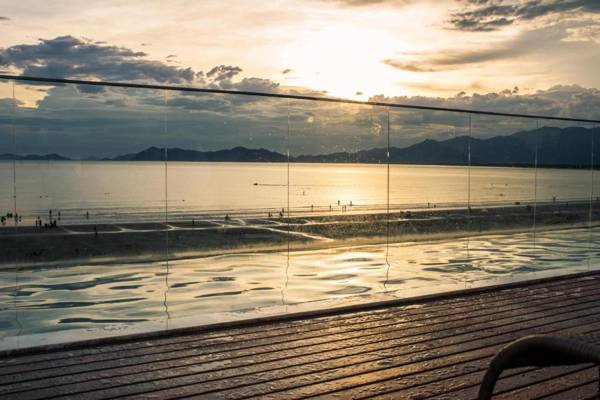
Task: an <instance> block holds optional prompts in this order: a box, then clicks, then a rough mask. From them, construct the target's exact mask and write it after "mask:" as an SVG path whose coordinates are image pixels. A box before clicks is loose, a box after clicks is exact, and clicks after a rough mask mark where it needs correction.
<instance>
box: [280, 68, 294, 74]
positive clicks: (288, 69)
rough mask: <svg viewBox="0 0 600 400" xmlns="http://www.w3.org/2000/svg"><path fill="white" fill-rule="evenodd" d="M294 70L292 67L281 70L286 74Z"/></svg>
mask: <svg viewBox="0 0 600 400" xmlns="http://www.w3.org/2000/svg"><path fill="white" fill-rule="evenodd" d="M292 71H293V70H292V69H290V68H286V69H284V70H283V71H281V73H282V74H283V75H286V74H289V73H290V72H292Z"/></svg>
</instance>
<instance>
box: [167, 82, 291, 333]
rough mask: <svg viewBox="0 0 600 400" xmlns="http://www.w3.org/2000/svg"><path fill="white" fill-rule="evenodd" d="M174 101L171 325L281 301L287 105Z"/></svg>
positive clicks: (215, 98) (175, 96)
mask: <svg viewBox="0 0 600 400" xmlns="http://www.w3.org/2000/svg"><path fill="white" fill-rule="evenodd" d="M167 104H168V110H169V111H168V123H167V126H168V136H167V137H168V147H169V150H168V159H169V162H168V203H169V206H168V211H169V213H168V218H169V227H170V229H171V230H170V231H169V249H170V254H171V259H172V261H171V262H170V263H169V264H170V268H169V272H170V277H169V283H170V289H169V293H168V295H167V301H166V303H167V305H168V307H169V315H170V317H171V318H172V321H173V324H172V326H175V325H176V324H184V323H185V318H187V317H195V319H193V321H195V323H196V324H197V323H198V319H197V318H198V316H203V317H205V318H208V317H209V316H208V314H212V315H213V316H212V318H220V317H222V313H223V312H227V311H240V310H246V309H253V308H257V307H260V306H268V305H276V304H281V286H282V284H283V278H282V270H283V266H284V265H285V260H286V259H287V249H288V231H287V222H286V220H285V219H283V218H281V217H280V215H279V214H280V212H281V211H282V210H283V209H284V208H285V207H287V206H286V202H287V200H286V199H287V112H286V107H285V105H286V102H285V101H282V100H280V99H271V98H266V97H259V96H244V95H222V94H205V93H191V92H171V93H170V94H169V97H168V99H167ZM219 313H221V314H220V316H219V315H217V314H219ZM214 315H217V316H216V317H215V316H214ZM175 319H177V320H178V321H176V320H175Z"/></svg>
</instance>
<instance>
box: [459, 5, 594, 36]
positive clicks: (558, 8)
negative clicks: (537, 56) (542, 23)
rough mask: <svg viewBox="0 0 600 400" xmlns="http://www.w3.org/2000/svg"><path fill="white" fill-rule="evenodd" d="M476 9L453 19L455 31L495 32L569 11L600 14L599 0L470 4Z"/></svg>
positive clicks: (463, 11) (460, 12)
mask: <svg viewBox="0 0 600 400" xmlns="http://www.w3.org/2000/svg"><path fill="white" fill-rule="evenodd" d="M469 3H471V4H472V5H474V6H473V7H469V8H467V9H466V10H461V11H458V12H455V13H453V14H452V15H451V17H450V20H449V22H450V24H451V26H452V27H453V28H455V29H459V30H465V31H484V32H485V31H493V30H497V29H499V28H501V27H503V26H507V25H511V24H513V23H515V22H519V21H529V20H533V19H536V18H540V17H544V16H549V15H557V14H561V13H568V12H580V13H581V12H590V13H597V12H600V1H598V0H546V1H543V0H525V1H521V2H519V3H511V4H504V3H503V2H502V0H499V1H469Z"/></svg>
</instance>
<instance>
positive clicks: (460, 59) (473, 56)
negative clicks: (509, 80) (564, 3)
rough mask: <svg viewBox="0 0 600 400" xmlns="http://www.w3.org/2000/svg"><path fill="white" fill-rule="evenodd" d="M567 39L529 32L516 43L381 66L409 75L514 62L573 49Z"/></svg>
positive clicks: (409, 57)
mask: <svg viewBox="0 0 600 400" xmlns="http://www.w3.org/2000/svg"><path fill="white" fill-rule="evenodd" d="M564 37H565V33H564V32H563V31H562V30H560V29H553V28H545V29H540V30H531V31H527V32H524V33H523V34H521V35H519V36H518V37H517V38H516V39H514V40H510V41H506V42H501V43H495V44H493V45H489V46H486V47H482V48H472V49H469V50H453V49H448V50H444V51H437V52H435V53H411V54H403V55H402V56H400V57H398V58H389V59H385V60H382V63H384V64H386V65H389V66H391V67H393V68H396V69H400V70H404V71H410V72H437V71H447V70H452V69H457V68H461V67H464V66H468V65H472V64H482V63H486V62H492V61H498V60H506V59H509V60H515V59H516V58H518V57H522V56H532V55H534V54H537V53H539V54H542V55H543V54H544V52H546V51H550V50H554V51H557V50H558V49H562V48H563V47H572V46H570V45H569V44H568V43H564V42H561V40H562V39H563V38H564Z"/></svg>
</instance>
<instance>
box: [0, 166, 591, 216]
mask: <svg viewBox="0 0 600 400" xmlns="http://www.w3.org/2000/svg"><path fill="white" fill-rule="evenodd" d="M14 172H15V174H14V175H13V166H12V163H11V162H0V182H1V184H0V215H4V214H6V213H7V212H14V211H15V209H16V212H17V213H18V214H20V215H21V216H22V217H23V218H25V220H26V221H28V223H32V222H33V220H34V219H35V218H37V217H38V216H39V217H40V218H45V217H47V216H48V213H49V211H50V210H53V212H54V214H53V215H54V218H56V216H57V213H58V212H59V211H60V212H61V220H62V224H67V223H79V222H82V221H84V220H85V216H86V213H89V219H90V220H92V221H96V222H100V221H105V222H115V221H140V220H153V221H155V220H164V218H169V219H170V220H175V219H188V218H189V217H190V216H198V217H202V216H206V215H223V214H224V213H234V214H240V215H261V216H264V215H265V214H267V213H268V212H278V211H279V210H281V209H282V208H286V209H287V207H288V200H289V207H290V210H291V211H292V212H303V211H304V212H306V211H311V210H312V211H315V212H318V211H328V210H329V207H330V206H331V208H332V210H333V211H336V210H338V209H340V208H341V207H343V206H344V205H346V206H347V207H348V206H350V204H351V205H352V206H351V207H352V210H353V211H358V212H364V211H366V210H371V209H385V207H386V206H387V202H388V175H387V165H363V164H361V165H358V164H293V163H292V164H290V166H289V170H288V166H287V164H268V163H185V162H169V163H167V164H165V163H160V162H135V163H132V162H75V161H68V162H56V161H42V162H33V161H20V162H17V163H16V168H15V170H14ZM596 175H600V174H596ZM591 179H592V174H591V171H590V170H573V169H538V170H537V171H536V170H534V169H533V168H504V167H471V168H467V167H452V166H416V165H415V166H411V165H391V166H390V174H389V202H390V204H391V205H392V207H395V208H417V207H427V206H430V207H433V206H434V205H435V206H437V207H442V206H453V205H458V206H461V207H464V206H465V205H466V204H467V202H469V203H470V204H472V205H477V204H503V203H506V204H512V203H514V202H517V201H518V202H526V201H533V200H534V199H537V200H538V201H552V200H553V199H556V200H557V201H566V200H581V199H589V198H590V195H591V193H590V187H591ZM593 179H595V180H597V178H593ZM595 183H596V185H595V187H597V188H600V181H598V182H595ZM288 189H289V190H288ZM593 195H595V193H594V194H593Z"/></svg>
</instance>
